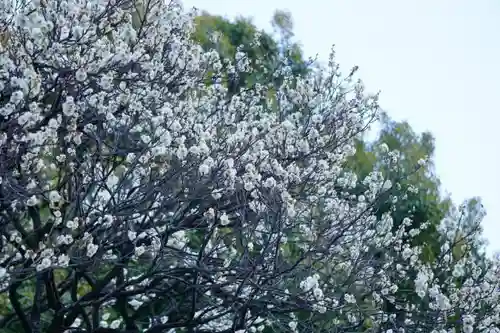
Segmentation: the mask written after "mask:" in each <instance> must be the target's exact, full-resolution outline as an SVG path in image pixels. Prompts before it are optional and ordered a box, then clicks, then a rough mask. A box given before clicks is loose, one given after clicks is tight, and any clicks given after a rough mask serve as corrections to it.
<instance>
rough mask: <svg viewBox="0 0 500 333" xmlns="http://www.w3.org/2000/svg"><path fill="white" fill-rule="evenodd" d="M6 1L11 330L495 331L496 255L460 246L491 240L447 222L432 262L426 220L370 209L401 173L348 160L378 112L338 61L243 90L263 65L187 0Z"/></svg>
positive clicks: (0, 23)
mask: <svg viewBox="0 0 500 333" xmlns="http://www.w3.org/2000/svg"><path fill="white" fill-rule="evenodd" d="M1 4H2V11H0V28H1V29H3V31H6V32H8V33H6V34H5V36H7V37H6V38H4V41H3V43H2V44H1V46H0V47H1V48H0V93H1V95H0V245H1V253H0V299H1V302H2V303H3V305H4V306H3V309H2V311H3V313H2V318H1V321H0V330H2V331H11V332H26V333H28V332H30V333H31V332H33V333H38V332H61V333H62V332H81V333H90V332H92V333H105V332H110V333H111V332H117V333H118V332H148V333H155V332H169V333H174V332H176V333H177V332H200V333H201V332H239V333H243V332H257V331H264V332H279V331H283V332H325V331H329V332H331V331H336V332H353V331H363V330H372V331H377V332H378V331H387V332H389V331H391V330H394V331H398V330H399V331H405V332H417V331H421V332H431V331H435V332H448V331H447V330H450V329H458V330H464V331H465V332H473V331H474V330H476V331H488V332H497V331H498V330H497V329H496V326H495V325H496V324H497V322H498V320H499V317H498V306H497V301H498V291H497V285H498V280H497V278H496V272H497V266H496V263H494V262H488V265H487V266H485V267H484V269H479V268H478V266H477V264H476V262H475V261H474V260H473V258H474V257H473V256H471V255H470V254H469V253H470V251H468V249H467V246H465V247H464V249H463V251H462V252H461V253H460V256H452V255H450V253H449V252H450V249H452V248H454V242H457V241H461V242H462V243H463V244H468V243H470V242H471V241H475V240H477V237H476V236H475V235H476V234H475V233H466V234H458V233H457V230H458V227H457V225H458V224H459V221H460V218H459V217H455V216H450V218H449V221H447V223H444V224H443V230H442V239H441V242H442V253H441V257H440V258H439V260H437V261H436V262H433V263H426V262H424V261H422V260H421V259H420V256H419V255H420V253H421V249H420V248H419V247H418V245H414V244H412V243H411V241H410V240H411V237H414V236H416V235H418V233H419V232H420V231H421V229H424V228H425V227H426V226H425V224H422V225H420V226H419V227H418V228H416V229H415V228H412V227H411V225H412V221H411V219H409V218H408V219H406V220H405V221H404V223H402V224H401V226H399V227H398V228H393V221H392V218H391V216H390V214H384V215H383V216H381V217H378V216H377V215H376V214H375V212H374V210H373V207H374V203H375V202H379V201H380V200H384V199H391V193H392V192H393V190H394V189H397V190H398V191H401V187H402V186H404V185H401V184H398V182H397V181H393V182H390V181H388V180H386V179H384V178H383V177H382V174H381V172H378V171H376V170H374V171H373V172H371V173H370V174H369V175H368V176H367V177H366V178H365V179H362V180H358V179H357V177H356V176H355V174H354V173H352V172H349V171H348V170H347V169H345V168H344V166H345V162H346V159H347V157H348V156H351V155H352V154H353V153H354V147H355V141H354V140H355V139H356V138H357V137H358V136H359V135H360V134H361V133H362V132H363V131H364V130H365V129H366V128H367V126H368V125H369V124H370V123H371V122H372V121H373V120H374V119H375V118H376V116H377V113H378V109H379V108H378V104H377V96H369V95H367V94H365V93H364V91H363V87H362V85H361V84H360V83H356V82H352V75H348V76H347V77H342V76H341V74H340V73H339V70H338V65H337V64H336V63H335V61H334V57H333V55H332V57H331V59H330V63H329V66H328V68H327V69H325V70H324V71H321V72H312V73H309V74H308V75H306V76H304V77H300V78H294V77H292V76H291V75H290V72H291V71H290V68H289V67H288V66H287V64H286V63H285V64H281V65H280V64H278V65H277V66H276V67H275V68H274V69H273V71H274V73H276V75H279V76H283V77H284V79H283V80H282V82H280V85H279V87H276V86H275V84H274V83H273V82H256V83H255V84H252V85H250V86H249V87H246V88H245V89H241V90H240V91H238V92H237V93H236V94H234V93H231V94H229V93H228V90H227V85H226V84H224V82H223V79H224V78H227V77H228V75H227V74H228V73H230V74H231V75H236V76H238V75H239V74H240V73H246V72H248V71H251V70H252V68H253V67H252V66H249V60H248V57H247V56H246V54H245V52H242V51H241V50H238V52H236V55H235V57H234V58H232V59H230V58H224V57H221V56H220V55H219V54H218V53H217V52H215V51H203V50H202V48H201V47H200V46H199V45H197V44H196V43H194V42H192V38H191V33H192V31H193V18H194V13H192V12H188V13H187V12H185V11H183V9H182V7H181V6H180V5H179V4H178V3H176V2H173V1H172V2H165V1H163V0H159V1H157V0H151V1H144V2H143V3H141V4H140V6H138V4H137V3H133V2H130V1H122V0H110V1H103V0H69V1H63V0H54V1H41V0H35V1H30V2H26V3H18V10H17V11H16V12H13V11H11V10H10V9H11V8H13V7H12V4H11V2H10V1H4V0H1ZM139 9H140V10H139ZM137 12H140V15H137ZM257 40H258V39H257V38H256V41H257ZM207 73H210V74H211V75H212V77H213V80H212V81H211V82H208V83H207V82H206V80H205V79H206V75H207ZM270 91H272V96H270V94H269V92H270ZM271 99H272V103H271V102H270V100H271ZM271 104H272V105H273V112H269V110H268V108H269V107H270V105H271ZM383 148H384V149H385V147H383ZM384 149H383V150H384ZM380 158H383V159H386V161H387V163H389V164H390V165H392V166H393V170H394V172H396V173H398V175H399V171H398V159H397V158H398V156H397V154H395V153H393V152H389V151H386V150H384V152H383V154H381V157H380ZM392 179H395V178H392ZM359 183H362V184H364V185H365V187H366V189H365V190H364V192H363V193H361V194H357V195H353V194H352V193H351V191H350V190H351V189H353V188H355V187H356V186H357V185H358V184H359ZM403 190H409V191H414V190H415V189H412V188H408V189H404V188H403ZM391 202H393V204H397V203H395V202H394V201H391ZM482 214H483V212H482V210H480V209H478V210H470V214H469V215H468V220H469V221H470V223H469V224H470V225H471V226H472V227H471V230H474V228H473V227H474V226H475V225H477V224H478V223H479V221H480V218H481V216H482ZM394 229H396V230H394ZM408 235H409V236H410V237H408ZM408 239H410V240H408ZM464 240H466V241H467V242H468V243H467V242H465V241H464ZM464 242H465V243H464ZM373 249H375V250H377V251H378V252H383V253H384V256H381V257H377V258H376V257H375V256H374V254H373V251H372V250H373ZM437 268H439V269H437ZM435 272H444V273H446V274H444V273H443V274H444V275H439V274H435ZM447 272H451V273H449V274H447ZM467 272H472V273H471V274H469V275H467V274H466V273H467ZM464 276H465V277H466V278H463V279H460V278H461V277H464ZM401 281H407V282H408V283H407V285H408V286H409V287H410V288H412V290H411V293H404V294H397V289H398V287H397V286H398V285H400V283H401ZM409 294H413V295H417V296H418V300H417V301H415V298H413V297H407V295H409ZM401 295H402V296H401ZM385 301H389V302H392V303H394V304H395V306H396V307H397V308H398V309H401V311H402V312H401V313H402V314H401V316H402V318H395V316H394V315H393V314H390V315H388V314H387V313H386V312H384V307H382V306H381V305H382V303H383V302H385ZM396 319H397V320H396Z"/></svg>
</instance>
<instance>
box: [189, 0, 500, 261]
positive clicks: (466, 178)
mask: <svg viewBox="0 0 500 333" xmlns="http://www.w3.org/2000/svg"><path fill="white" fill-rule="evenodd" d="M183 3H184V4H185V6H186V7H192V6H196V7H197V8H200V9H206V10H208V11H209V12H211V13H213V14H218V15H224V16H227V17H234V16H238V15H243V16H245V17H253V19H254V23H255V24H256V25H257V26H258V27H259V28H262V29H265V30H268V31H271V26H270V23H269V22H270V19H271V17H272V14H273V12H274V10H275V9H288V10H289V11H290V12H291V13H292V17H293V19H294V25H295V27H294V32H295V35H296V39H297V40H298V41H300V42H301V44H302V46H303V49H304V51H305V53H306V55H307V56H312V55H315V54H319V57H320V59H327V57H328V54H329V50H330V47H331V45H332V44H335V45H336V47H335V49H336V53H337V60H338V61H339V62H340V64H341V66H342V68H344V70H343V71H344V72H347V71H348V69H349V68H351V67H352V66H354V65H358V66H359V67H360V71H359V72H358V73H359V77H360V78H361V79H362V80H363V81H364V82H365V84H366V86H367V89H368V90H369V91H373V92H376V91H378V90H381V91H382V95H381V106H382V107H383V108H384V109H385V110H387V111H388V113H389V115H390V116H391V117H392V118H395V119H397V120H408V121H409V123H410V124H411V125H412V127H413V128H414V129H415V130H416V131H425V130H429V131H431V132H432V133H433V134H434V136H435V138H436V156H435V162H436V168H437V172H438V175H439V177H440V178H441V180H442V182H443V186H444V189H445V190H446V191H447V192H450V193H451V194H452V199H453V200H454V201H455V202H456V203H460V202H461V201H462V200H463V199H466V198H469V197H472V196H480V197H481V198H482V199H483V204H484V205H485V207H486V209H487V211H488V215H487V217H486V219H485V221H484V223H483V225H484V229H485V234H486V236H487V238H488V239H489V241H490V248H489V250H490V251H493V250H497V249H500V224H499V222H500V221H499V219H500V206H499V204H500V190H499V188H500V186H499V185H500V176H499V175H500V157H499V153H500V148H499V145H500V140H499V139H498V136H497V135H496V134H498V133H497V131H500V128H499V127H498V126H499V120H500V112H499V108H500V106H499V103H498V101H497V99H499V97H500V34H499V33H500V20H499V19H498V18H499V17H500V2H498V1H497V0H474V1H472V0H440V1H435V0H434V1H433V0H419V1H416V0H415V1H410V0H407V1H401V0H399V1H398V0H377V1H373V0H308V1H303V0H267V1H265V0H184V1H183Z"/></svg>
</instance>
